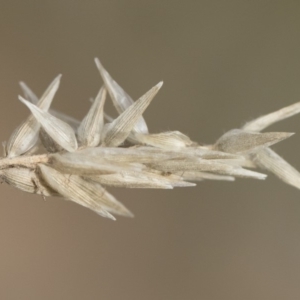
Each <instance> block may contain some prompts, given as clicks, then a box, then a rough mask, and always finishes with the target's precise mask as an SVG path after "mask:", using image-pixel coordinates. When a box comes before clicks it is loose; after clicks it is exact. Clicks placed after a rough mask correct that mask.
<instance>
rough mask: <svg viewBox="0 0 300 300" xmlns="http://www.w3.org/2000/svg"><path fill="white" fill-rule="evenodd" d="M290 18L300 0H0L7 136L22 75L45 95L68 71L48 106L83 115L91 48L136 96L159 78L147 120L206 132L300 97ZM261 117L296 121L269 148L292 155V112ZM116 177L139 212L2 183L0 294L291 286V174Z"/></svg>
mask: <svg viewBox="0 0 300 300" xmlns="http://www.w3.org/2000/svg"><path fill="white" fill-rule="evenodd" d="M299 17H300V2H299V1H275V0H274V1H263V0H257V1H241V0H240V1H235V0H230V1H214V0H213V1H209V0H207V1H204V0H201V1H200V0H199V1H191V0H189V1H171V0H168V1H140V0H139V1H138V0H135V1H131V0H130V1H128V0H127V1H112V0H103V1H95V0H89V1H78V0H76V1H70V0H64V1H53V0H52V1H49V0H44V1H21V0H19V1H0V42H1V50H0V65H1V68H0V79H1V89H0V99H1V102H0V103H1V110H0V117H1V127H0V136H1V140H3V141H4V140H6V139H8V137H9V135H10V133H11V132H12V130H13V129H14V128H15V127H16V126H17V125H18V124H19V123H20V122H21V120H23V119H24V118H25V117H26V116H27V115H28V111H27V109H26V108H25V107H24V105H22V104H21V103H19V101H18V100H17V95H18V94H19V93H20V89H19V86H18V81H20V80H24V81H25V82H26V83H28V84H29V86H30V87H32V88H33V89H34V90H35V91H36V92H37V93H38V94H39V95H40V94H41V93H42V92H43V91H44V89H45V88H46V87H47V85H48V84H49V83H50V81H51V80H52V79H53V78H54V77H55V76H56V75H57V74H58V73H62V74H63V79H62V85H61V88H60V90H59V92H58V95H57V97H56V99H55V101H54V107H55V108H57V109H60V110H61V111H63V112H67V113H70V114H72V115H73V116H75V117H77V118H82V117H83V116H84V113H85V112H86V111H87V109H88V107H89V104H90V103H89V101H88V99H89V98H90V97H93V96H95V94H96V93H97V91H98V88H99V87H100V84H101V81H100V76H99V74H98V72H97V70H96V67H95V65H94V62H93V59H94V57H95V56H98V57H99V58H100V59H101V60H102V62H103V64H104V66H105V67H106V68H107V69H108V71H109V72H110V73H111V74H112V76H113V77H114V78H115V79H116V80H117V81H118V82H119V83H120V84H121V86H123V87H124V88H125V90H126V91H128V92H129V94H131V95H132V96H133V98H135V99H136V98H138V97H139V96H140V95H142V94H143V93H144V92H146V91H147V90H148V89H149V88H150V87H152V86H153V85H154V84H156V83H157V82H158V81H160V80H164V82H165V85H164V87H163V89H162V90H161V92H160V93H159V95H158V96H157V97H156V99H155V100H154V101H153V103H152V104H151V106H150V107H149V109H148V110H147V112H146V114H145V117H146V119H147V122H148V125H149V127H150V129H151V131H152V132H159V131H163V130H175V129H177V130H180V131H182V132H183V133H186V134H188V135H190V137H191V138H192V139H194V140H196V141H199V142H204V143H211V142H213V141H215V140H216V139H217V138H218V137H219V136H220V135H221V134H222V133H224V132H225V131H226V130H229V129H232V128H236V127H239V126H240V125H241V124H243V122H245V121H247V120H250V119H251V118H254V117H257V116H259V115H260V114H264V113H268V112H271V111H273V110H276V109H279V108H281V107H283V106H285V105H288V104H291V103H293V102H296V101H299V97H300V85H299V78H300V60H299V55H300V42H299V33H300V21H299V20H300V18H299ZM108 111H109V112H111V113H114V111H113V108H112V106H111V105H108ZM271 129H272V130H274V131H276V130H278V131H280V130H281V131H291V132H298V133H299V135H295V136H294V137H292V138H291V139H290V140H287V141H285V142H283V143H282V144H280V145H278V146H276V147H275V148H276V149H277V150H278V152H279V153H280V154H281V155H282V156H283V157H285V158H286V159H287V160H288V161H289V162H291V163H292V164H293V165H294V166H296V167H297V168H298V169H300V162H299V151H300V117H299V116H298V117H294V118H292V119H290V120H287V121H285V122H282V123H280V124H276V125H274V126H272V128H271ZM111 191H112V192H113V193H114V195H116V196H117V197H118V198H119V199H120V200H121V201H122V202H123V203H125V204H126V205H127V206H128V207H129V208H130V209H131V210H132V211H133V212H134V213H135V215H136V217H135V218H134V219H124V218H118V220H117V222H111V221H109V220H106V219H103V218H101V217H99V216H97V215H96V214H95V213H93V212H91V211H89V210H87V209H84V208H82V207H79V206H78V205H76V204H73V203H71V202H66V201H62V200H60V199H52V198H50V199H48V200H47V201H44V200H43V199H42V198H41V197H39V196H36V195H29V194H25V193H22V192H19V191H17V190H13V189H12V188H10V187H9V186H7V185H4V184H3V185H2V186H1V201H0V240H1V247H0V299H9V300H10V299H13V300H14V299H26V300H27V299H28V300H29V299H31V300H32V299H73V300H77V299H78V300H79V299H108V300H115V299H123V300H127V299H143V300H148V299H149V300H150V299H157V300H160V299H172V300H181V299H188V300H194V299H205V300H206V299H209V300H217V299H230V300H231V299H243V300H247V299H272V300H274V299H300V285H299V281H300V191H298V190H296V189H295V188H292V187H289V186H287V185H285V184H284V183H282V182H280V181H279V180H277V179H276V178H275V177H273V176H271V175H270V176H269V178H268V179H267V181H266V182H259V181H254V180H252V181H251V180H237V181H236V182H234V183H226V182H203V183H200V184H199V185H198V186H197V187H196V188H187V189H175V190H173V191H152V190H121V189H120V190H118V189H113V190H111Z"/></svg>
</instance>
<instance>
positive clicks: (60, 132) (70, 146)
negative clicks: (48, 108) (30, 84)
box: [19, 96, 77, 152]
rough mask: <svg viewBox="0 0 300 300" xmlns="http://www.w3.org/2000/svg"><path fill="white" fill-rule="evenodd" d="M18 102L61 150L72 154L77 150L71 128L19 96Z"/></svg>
mask: <svg viewBox="0 0 300 300" xmlns="http://www.w3.org/2000/svg"><path fill="white" fill-rule="evenodd" d="M19 100H20V101H21V102H23V103H24V104H25V105H26V106H27V107H28V108H29V109H30V111H31V112H32V114H33V116H34V117H35V118H36V120H37V121H38V122H39V123H40V125H41V126H42V127H43V129H44V130H45V132H47V134H48V135H49V136H50V137H51V138H52V139H53V140H54V141H55V142H56V143H57V144H58V145H60V146H61V147H62V148H63V149H65V150H67V151H69V152H72V151H75V150H76V149H77V139H76V136H75V133H74V130H73V129H72V127H71V126H70V125H69V124H67V123H65V122H63V121H61V120H60V119H57V118H56V117H54V116H52V115H51V114H49V113H48V112H45V111H42V110H41V109H39V108H38V107H37V106H35V105H33V104H31V103H30V102H28V101H26V100H25V99H24V98H23V97H21V96H19Z"/></svg>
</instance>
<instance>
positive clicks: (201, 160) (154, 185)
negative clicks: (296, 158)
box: [0, 59, 300, 219]
mask: <svg viewBox="0 0 300 300" xmlns="http://www.w3.org/2000/svg"><path fill="white" fill-rule="evenodd" d="M96 64H97V67H98V69H99V71H100V74H101V76H102V78H103V81H104V87H102V88H101V89H100V91H99V93H98V95H97V97H96V99H95V100H92V105H91V108H90V110H89V112H88V114H87V115H86V116H85V117H84V119H83V120H82V122H81V123H80V122H79V121H77V120H76V119H74V118H72V117H70V116H68V115H66V114H63V113H61V112H57V111H54V110H52V109H50V105H51V102H52V99H53V97H54V95H55V93H56V91H57V89H58V86H59V82H60V76H58V77H57V78H56V79H55V80H54V81H53V82H52V83H51V84H50V86H49V87H48V89H47V90H46V92H45V93H44V94H43V96H42V97H41V99H40V100H38V97H37V96H36V95H35V94H34V93H33V91H32V90H31V89H30V88H29V87H28V86H27V85H26V84H25V83H24V82H21V83H20V85H21V88H22V90H23V92H24V95H25V97H26V98H27V99H28V100H29V101H27V100H25V99H23V98H22V97H20V100H21V101H22V102H23V103H24V104H25V105H26V106H27V107H28V108H29V110H30V111H31V115H30V117H29V118H28V119H27V120H26V121H25V122H24V123H23V124H22V125H21V126H19V127H18V129H17V130H15V132H14V133H13V134H12V136H11V137H10V139H9V141H8V143H7V144H6V143H4V144H3V145H4V156H5V157H3V158H0V177H1V178H2V179H3V181H5V182H7V183H8V184H9V185H11V186H13V187H15V188H18V189H20V190H23V191H26V192H29V193H36V194H40V195H42V196H43V197H45V196H59V197H63V198H65V199H70V200H72V201H74V202H76V203H78V204H80V205H82V206H85V207H87V208H90V209H92V210H93V211H95V212H97V213H98V214H99V215H101V216H104V217H107V218H111V219H115V217H114V216H113V215H112V214H114V215H123V216H133V215H132V213H131V212H130V211H129V210H128V209H127V208H126V207H125V206H124V205H123V204H121V203H120V202H118V201H117V200H116V199H115V198H114V197H113V196H112V195H111V194H110V193H108V192H107V191H106V190H105V189H104V188H103V187H102V185H105V186H113V187H121V188H151V189H173V188H174V187H191V186H194V185H195V183H193V182H197V181H202V180H224V181H234V180H235V178H238V177H242V178H252V179H260V180H263V179H265V178H266V175H265V174H262V173H259V172H256V171H255V169H257V168H262V169H264V170H268V171H270V172H272V173H274V174H275V175H277V176H278V177H279V178H280V179H282V180H283V181H285V182H286V183H288V184H290V185H293V186H295V187H297V188H300V173H299V172H298V171H297V170H296V169H294V168H293V167H292V166H291V165H289V164H288V163H287V162H286V161H285V160H284V159H282V158H281V157H280V156H279V155H278V154H276V153H275V152H274V151H273V150H271V149H270V148H269V147H270V146H271V145H273V144H275V143H277V142H280V141H282V140H284V139H286V138H288V137H290V136H291V135H292V133H285V132H268V133H260V132H259V131H260V130H262V129H264V128H266V127H267V126H269V125H271V124H272V123H274V122H277V121H280V120H283V119H285V118H287V117H290V116H292V115H294V114H297V113H299V112H300V102H299V103H296V104H293V105H290V106H288V107H286V108H283V109H281V110H278V111H277V112H273V113H271V114H268V115H265V116H263V117H260V118H257V119H256V120H253V121H251V122H249V123H247V124H246V125H245V126H244V127H243V128H242V129H234V130H231V131H229V132H227V133H225V134H224V135H223V136H221V137H220V138H219V139H218V140H217V142H216V143H215V144H214V145H202V144H201V145H199V144H197V143H195V142H193V141H191V140H190V138H189V137H187V136H186V135H184V134H182V133H181V132H179V131H171V132H162V133H156V134H152V133H149V132H148V127H147V125H146V122H145V120H144V118H143V117H142V115H143V113H144V111H145V109H146V108H147V107H148V105H149V104H150V103H151V101H152V99H153V98H154V96H155V94H156V93H157V92H158V90H159V89H160V87H161V85H162V82H161V83H159V84H157V85H156V86H155V87H153V88H152V89H151V90H150V91H148V92H147V93H146V94H145V95H144V96H142V97H141V98H140V99H139V100H137V101H136V102H134V101H133V100H132V99H131V98H130V96H128V94H127V93H126V92H125V91H124V90H123V89H122V88H121V87H120V86H119V85H118V84H117V83H116V82H115V81H114V80H113V79H112V78H111V76H110V75H109V73H108V72H107V71H106V70H105V69H104V68H103V66H102V65H101V63H100V61H99V60H98V59H96ZM106 91H108V93H109V95H110V97H111V98H112V101H113V104H114V106H115V107H116V108H117V111H118V113H119V116H118V117H117V118H116V119H113V118H111V117H110V116H108V115H107V114H106V113H105V112H104V111H103V109H104V102H105V96H106ZM48 111H49V112H48ZM103 117H105V119H106V120H108V122H109V123H106V124H105V125H104V121H103ZM72 128H73V129H72ZM75 133H76V134H75ZM38 137H39V139H38ZM78 143H79V145H80V147H79V148H78ZM41 144H43V146H44V148H43V149H40V147H39V145H41ZM37 153H39V154H37ZM246 168H251V169H253V170H249V169H246ZM190 181H192V182H190Z"/></svg>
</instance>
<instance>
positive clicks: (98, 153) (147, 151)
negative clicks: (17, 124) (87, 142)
mask: <svg viewBox="0 0 300 300" xmlns="http://www.w3.org/2000/svg"><path fill="white" fill-rule="evenodd" d="M63 156H65V157H68V156H72V157H73V159H78V160H80V159H81V158H82V157H84V158H85V159H89V160H90V161H91V162H95V163H97V162H102V161H103V159H105V160H106V161H110V162H115V163H134V162H136V163H153V162H159V161H161V160H167V159H180V158H187V157H189V155H186V154H185V153H182V152H175V151H165V150H162V149H158V148H152V147H143V146H142V147H130V148H121V147H119V148H113V147H96V148H85V149H81V150H78V151H77V152H76V153H72V154H69V153H65V154H63ZM75 157H77V158H75Z"/></svg>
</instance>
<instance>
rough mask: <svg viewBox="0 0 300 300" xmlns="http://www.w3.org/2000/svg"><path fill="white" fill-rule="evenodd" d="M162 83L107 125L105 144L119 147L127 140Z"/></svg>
mask: <svg viewBox="0 0 300 300" xmlns="http://www.w3.org/2000/svg"><path fill="white" fill-rule="evenodd" d="M162 85H163V82H160V83H158V84H157V85H156V86H154V87H153V88H152V89H151V90H149V91H148V92H147V93H146V94H145V95H144V96H142V97H141V98H140V99H139V100H137V101H136V102H134V103H133V104H131V105H130V106H129V107H128V108H127V109H126V110H125V111H124V112H123V113H121V114H120V116H119V117H118V118H117V119H115V120H114V121H113V122H112V123H109V124H108V125H107V127H106V129H105V135H104V139H103V146H106V147H117V146H119V145H120V144H122V143H123V142H124V141H125V140H126V138H127V137H128V136H129V134H130V132H131V130H132V129H133V127H134V125H135V124H136V122H137V120H138V119H139V118H140V117H141V115H142V114H143V113H144V111H145V110H146V108H147V107H148V105H149V104H150V103H151V101H152V100H153V98H154V97H155V95H156V94H157V92H158V91H159V90H160V88H161V87H162Z"/></svg>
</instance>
